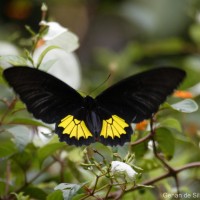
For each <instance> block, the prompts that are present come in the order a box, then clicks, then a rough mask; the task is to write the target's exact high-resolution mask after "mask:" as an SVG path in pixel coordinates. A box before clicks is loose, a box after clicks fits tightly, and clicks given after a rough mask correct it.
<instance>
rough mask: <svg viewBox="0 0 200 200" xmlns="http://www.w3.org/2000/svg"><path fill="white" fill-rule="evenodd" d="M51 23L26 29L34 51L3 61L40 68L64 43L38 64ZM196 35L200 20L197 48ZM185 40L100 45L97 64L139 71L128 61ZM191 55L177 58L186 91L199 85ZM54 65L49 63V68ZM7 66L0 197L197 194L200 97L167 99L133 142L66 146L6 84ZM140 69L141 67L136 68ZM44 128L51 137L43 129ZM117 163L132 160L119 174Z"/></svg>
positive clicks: (0, 113)
mask: <svg viewBox="0 0 200 200" xmlns="http://www.w3.org/2000/svg"><path fill="white" fill-rule="evenodd" d="M43 12H44V11H43ZM43 16H45V15H44V14H43ZM197 26H198V27H197ZM46 28H48V27H41V29H40V31H39V33H34V32H33V31H31V29H30V27H29V28H28V29H29V31H30V32H31V33H32V37H33V38H34V40H33V44H32V46H31V48H30V50H25V53H24V55H23V56H12V55H9V56H2V57H1V58H0V59H1V60H3V61H6V62H8V63H10V64H11V65H15V66H18V65H30V64H31V65H33V66H35V67H37V68H40V65H41V63H42V60H43V58H44V56H45V55H46V54H48V52H49V51H51V50H52V49H54V48H58V47H57V46H50V47H48V49H45V50H44V51H43V53H42V54H41V56H40V57H39V61H38V62H37V63H35V62H34V60H33V52H34V50H35V48H36V46H37V43H38V41H39V40H40V39H41V38H42V36H43V34H44V32H45V31H46ZM198 36H199V25H197V24H194V25H193V26H192V27H191V37H192V39H193V40H194V43H191V44H190V45H194V46H195V47H196V46H197V47H198V46H199V39H198ZM186 45H188V44H186V42H185V41H182V40H181V39H179V38H178V39H172V40H171V39H170V41H169V40H167V41H166V40H161V41H159V42H157V43H152V44H144V43H134V44H132V43H130V44H129V45H128V46H127V47H126V48H125V49H124V51H122V52H120V53H119V54H115V53H113V52H110V51H108V50H105V49H104V50H102V49H101V50H99V52H97V55H96V62H97V63H98V64H99V65H100V66H104V68H101V70H102V71H103V73H104V72H107V71H108V70H111V69H112V70H113V69H114V75H115V77H119V76H120V74H121V73H122V71H123V70H125V71H128V72H130V71H133V68H129V67H128V66H130V63H136V62H138V61H139V60H141V59H143V58H145V57H146V56H151V57H156V55H157V54H158V52H159V54H163V55H165V54H168V53H172V52H173V53H174V52H175V53H181V52H182V51H184V50H185V46H186ZM193 59H194V57H193V55H192V53H191V55H189V56H188V57H187V58H186V59H183V60H181V61H176V62H175V64H176V63H179V64H180V63H182V65H183V66H184V69H185V70H186V71H187V73H188V78H187V79H186V81H185V82H184V84H183V86H182V88H183V89H187V88H189V87H191V86H192V85H194V84H197V83H198V77H196V73H197V71H198V70H196V68H195V67H191V66H192V63H193V62H192V61H191V60H193ZM198 62H199V61H198ZM188 63H190V67H188ZM44 64H45V63H43V65H44ZM53 64H54V62H51V63H47V65H48V67H47V68H50V67H51V65H53ZM113 65H114V68H113ZM107 66H109V67H107ZM2 71H3V67H1V68H0V76H1V77H0V91H1V93H0V163H1V168H0V174H1V177H0V198H1V199H19V200H29V199H39V200H42V199H47V200H53V199H58V200H61V199H64V200H69V199H73V200H80V199H82V200H84V199H99V200H100V199H125V200H129V199H149V200H151V199H152V200H153V199H157V197H158V196H160V197H163V194H164V193H163V192H166V193H169V194H173V193H175V194H176V193H180V194H181V193H183V194H184V193H185V192H187V193H191V194H192V192H195V190H194V187H193V185H194V184H198V185H199V184H200V170H199V168H198V167H200V162H197V161H198V160H199V159H200V154H199V151H200V150H199V135H198V134H197V132H198V128H199V127H198V125H197V124H198V120H196V118H198V117H197V116H198V114H199V112H198V111H197V109H198V103H199V98H198V96H196V99H195V100H196V102H197V103H196V102H195V101H194V100H192V99H185V100H180V99H179V98H177V97H171V98H170V99H168V103H164V104H163V105H162V106H161V107H160V110H159V111H158V113H156V114H155V115H154V116H152V118H151V119H150V120H149V121H148V125H147V127H146V126H145V127H144V129H143V130H135V133H134V134H133V135H132V139H131V142H130V143H129V144H126V145H124V146H122V147H121V146H116V147H112V148H111V147H108V146H104V145H102V144H99V143H95V144H92V145H90V146H88V147H74V146H69V145H66V144H65V143H60V142H59V141H58V138H57V136H55V135H54V134H53V133H52V132H53V129H52V127H51V126H48V125H46V124H43V123H42V122H40V121H38V120H36V119H34V118H33V117H32V116H31V115H30V114H29V113H28V111H27V110H26V107H25V106H24V105H23V103H22V102H21V101H20V100H19V99H18V98H17V97H16V96H15V94H14V93H13V91H11V90H10V88H9V86H8V85H7V84H6V82H5V81H4V79H3V77H2ZM134 71H138V69H136V68H134ZM103 73H102V74H103ZM88 74H89V72H88ZM89 76H91V75H88V77H89ZM191 77H194V78H191ZM101 78H102V79H103V75H102V76H101ZM85 83H86V85H87V87H85V88H88V89H92V88H93V86H92V85H89V84H88V81H86V80H85ZM41 127H42V128H45V130H46V131H47V132H48V134H46V133H45V132H43V131H42V132H41V131H40V129H41ZM41 138H42V139H41ZM113 161H120V162H121V163H124V164H125V163H126V164H127V165H128V166H129V167H130V168H127V169H123V170H122V171H120V173H118V172H119V170H118V171H117V170H113V168H112V164H113ZM123 166H124V165H123ZM190 168H195V169H194V170H192V169H190ZM131 169H132V170H133V171H134V172H135V173H134V176H132V177H128V175H127V174H128V173H125V172H127V171H126V170H129V171H130V170H131ZM188 169H190V170H188ZM185 170H188V171H187V172H188V173H187V174H186V173H185V174H184V173H181V172H183V171H185ZM116 171H117V173H116ZM121 172H122V173H121ZM169 177H172V178H173V179H169ZM191 182H192V184H191ZM174 188H175V191H174ZM197 188H198V187H197ZM196 192H197V191H196Z"/></svg>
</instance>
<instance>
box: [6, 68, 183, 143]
mask: <svg viewBox="0 0 200 200" xmlns="http://www.w3.org/2000/svg"><path fill="white" fill-rule="evenodd" d="M3 75H4V77H5V79H6V80H7V81H8V83H9V84H10V85H11V86H12V87H13V88H14V90H15V92H16V93H17V94H19V96H20V98H21V100H22V101H23V102H24V103H25V104H26V106H27V109H28V111H29V112H31V113H33V115H34V117H35V118H37V119H41V120H42V121H43V122H45V123H56V126H55V132H56V133H57V134H58V136H59V138H60V141H65V142H66V143H68V144H70V145H76V146H81V145H89V144H90V143H93V142H97V141H99V142H101V143H103V144H105V145H111V146H114V145H123V144H124V143H125V142H128V141H130V137H131V134H132V132H133V130H132V128H131V126H130V123H138V122H141V121H143V120H144V119H148V118H150V117H151V116H152V114H153V113H155V112H156V111H157V110H158V108H159V106H160V104H162V103H163V102H164V101H165V100H166V98H167V96H168V95H170V94H171V93H172V92H173V90H174V89H175V88H176V87H177V86H178V85H179V83H180V82H181V81H182V80H183V78H184V77H185V72H184V71H183V70H181V69H177V68H170V67H165V68H158V69H153V70H150V71H146V72H143V73H140V74H137V75H133V76H130V77H128V78H126V79H124V80H122V81H120V82H118V83H116V84H115V85H113V86H111V87H109V88H108V89H106V90H105V91H103V92H102V93H101V94H99V95H98V96H97V97H96V98H92V97H91V96H86V97H82V96H81V95H80V94H79V93H78V92H77V91H76V90H74V89H73V88H71V87H70V86H69V85H67V84H66V83H64V82H62V81H61V80H59V79H57V78H55V77H54V76H52V75H50V74H48V73H46V72H43V71H40V70H38V69H34V68H30V67H11V68H8V69H6V70H5V71H4V73H3Z"/></svg>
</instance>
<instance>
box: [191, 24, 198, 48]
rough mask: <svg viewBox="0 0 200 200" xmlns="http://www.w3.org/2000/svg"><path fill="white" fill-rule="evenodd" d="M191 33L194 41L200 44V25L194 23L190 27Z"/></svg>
mask: <svg viewBox="0 0 200 200" xmlns="http://www.w3.org/2000/svg"><path fill="white" fill-rule="evenodd" d="M189 33H190V36H191V38H192V39H193V40H194V42H196V43H198V44H199V43H200V37H199V36H200V25H199V24H193V25H192V26H191V27H190V30H189Z"/></svg>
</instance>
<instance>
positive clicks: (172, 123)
mask: <svg viewBox="0 0 200 200" xmlns="http://www.w3.org/2000/svg"><path fill="white" fill-rule="evenodd" d="M159 127H166V128H172V129H175V130H177V131H178V132H181V131H182V128H181V124H180V122H179V121H178V120H177V119H174V118H167V119H164V120H163V121H161V122H160V124H159Z"/></svg>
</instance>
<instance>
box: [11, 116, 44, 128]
mask: <svg viewBox="0 0 200 200" xmlns="http://www.w3.org/2000/svg"><path fill="white" fill-rule="evenodd" d="M9 124H17V125H19V124H21V125H31V126H44V127H46V126H45V125H44V124H43V123H42V122H40V121H37V120H34V119H28V118H14V119H12V120H11V121H9Z"/></svg>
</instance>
